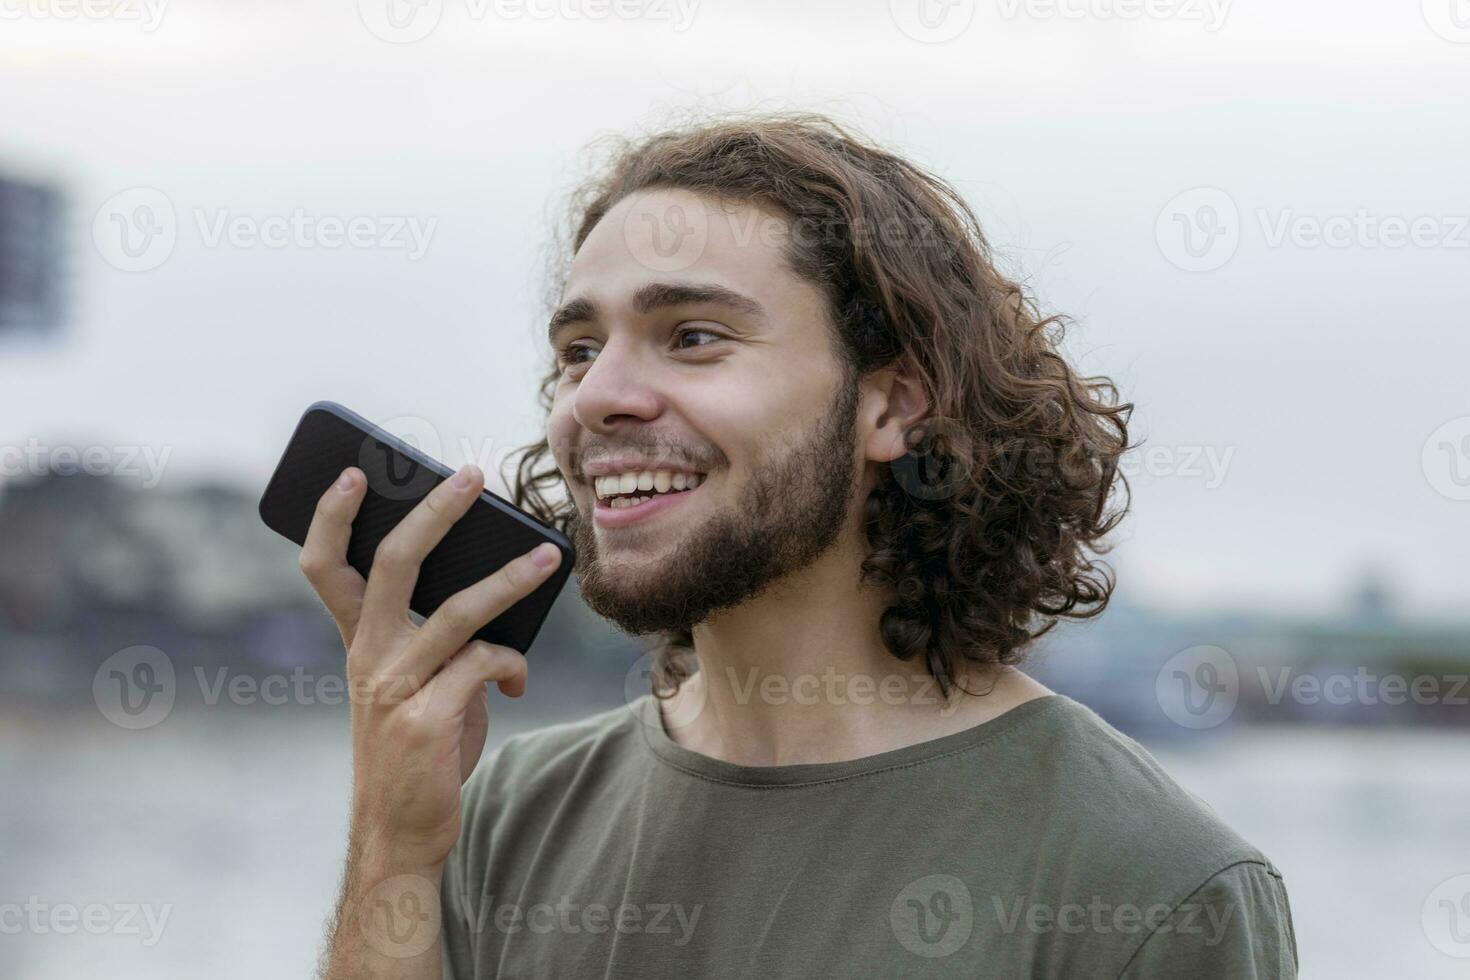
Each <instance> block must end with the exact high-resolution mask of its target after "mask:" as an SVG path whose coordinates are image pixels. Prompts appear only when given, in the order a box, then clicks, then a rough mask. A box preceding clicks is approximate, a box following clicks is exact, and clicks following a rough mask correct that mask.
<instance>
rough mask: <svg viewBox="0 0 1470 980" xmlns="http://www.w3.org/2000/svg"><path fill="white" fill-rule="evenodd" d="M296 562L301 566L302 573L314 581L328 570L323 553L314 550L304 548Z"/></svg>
mask: <svg viewBox="0 0 1470 980" xmlns="http://www.w3.org/2000/svg"><path fill="white" fill-rule="evenodd" d="M296 564H297V565H298V566H299V567H300V568H301V573H302V574H303V575H305V576H306V578H307V579H308V580H309V581H312V582H315V581H316V580H317V579H319V578H320V577H321V575H322V573H323V572H325V571H326V567H325V562H323V561H322V557H321V555H319V554H317V553H316V552H314V551H304V550H303V551H302V552H301V554H300V555H299V556H297V558H296Z"/></svg>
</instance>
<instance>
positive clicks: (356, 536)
mask: <svg viewBox="0 0 1470 980" xmlns="http://www.w3.org/2000/svg"><path fill="white" fill-rule="evenodd" d="M349 466H356V467H358V468H360V469H361V470H362V471H363V473H365V474H366V475H367V482H368V489H367V493H366V495H365V496H364V497H363V501H362V507H361V508H360V509H359V511H358V514H357V518H356V519H355V520H354V521H353V522H352V538H351V540H350V541H349V543H348V545H347V563H348V564H349V565H351V566H352V567H353V568H355V569H357V570H358V571H359V572H360V573H361V574H362V576H363V578H367V576H368V574H369V573H370V572H371V570H372V566H373V555H374V554H375V552H376V551H377V548H378V543H379V542H380V541H382V540H383V538H384V537H385V536H386V535H387V534H388V532H389V531H391V530H392V529H393V527H394V526H395V525H396V524H397V523H398V522H399V521H401V520H402V519H403V518H404V517H405V516H407V514H408V512H409V511H411V510H413V508H414V507H415V506H416V505H417V504H418V502H419V501H420V500H422V499H423V498H424V495H425V494H427V493H428V492H429V491H430V490H432V489H433V488H434V487H436V486H438V485H439V484H440V483H442V482H443V481H444V480H446V479H448V478H449V477H450V476H453V472H452V471H451V470H450V469H449V468H448V467H447V466H445V465H444V464H442V463H440V462H438V461H437V460H433V459H430V458H429V457H428V456H425V455H424V454H423V453H421V452H419V451H418V450H417V449H415V448H414V447H412V446H410V445H408V444H407V443H405V442H403V441H402V440H400V439H398V438H397V437H395V436H393V435H392V434H390V433H388V432H386V431H384V430H383V429H380V428H378V427H377V426H376V425H373V424H372V423H371V422H369V421H368V420H367V419H364V418H363V417H362V416H360V415H357V414H356V413H355V412H352V411H350V410H348V409H346V408H343V407H342V406H341V405H338V404H336V403H335V402H316V403H315V404H313V405H311V406H310V407H309V408H307V410H306V412H305V414H303V415H302V416H301V421H300V422H299V423H297V425H296V432H295V433H294V434H293V435H292V436H291V441H290V443H289V444H287V446H286V451H285V452H284V453H283V454H282V455H281V461H280V463H278V464H277V465H276V471H275V473H274V474H273V475H272V476H271V479H270V483H269V484H267V485H266V488H265V493H264V494H263V495H262V496H261V498H260V516H261V519H262V520H264V521H265V523H266V526H268V527H269V528H271V530H273V531H275V532H277V533H278V534H280V535H282V536H283V537H286V538H289V539H290V540H292V541H294V542H296V543H297V544H298V545H300V544H305V543H306V532H307V528H309V527H310V526H311V519H312V516H313V515H314V514H315V513H316V505H317V501H318V500H319V499H320V498H321V496H322V494H323V493H325V492H326V490H327V488H328V487H330V486H331V485H332V484H333V483H335V482H336V480H337V477H338V476H340V475H341V474H342V471H343V470H344V469H346V468H347V467H349ZM543 541H550V542H551V543H552V544H554V545H556V546H557V547H558V548H559V549H561V553H562V559H561V564H560V565H558V566H557V569H556V571H555V572H554V573H553V574H552V576H551V578H549V579H547V580H546V581H545V582H543V583H541V585H540V586H538V587H537V589H536V591H534V592H532V593H531V594H530V595H528V596H526V597H525V598H523V599H521V600H520V601H519V602H517V603H516V604H515V605H514V606H511V607H510V608H509V609H507V610H506V611H505V612H504V613H502V614H501V615H499V616H498V617H496V618H495V619H494V620H492V621H491V622H490V623H488V624H487V625H485V626H484V627H482V628H481V629H480V631H479V632H477V633H476V634H475V639H479V640H484V641H486V642H488V643H495V644H499V645H501V646H507V647H511V648H512V649H515V650H519V651H520V652H521V653H525V652H526V651H527V650H529V649H530V646H531V641H532V640H534V639H535V638H536V634H537V632H538V631H540V629H541V624H542V623H543V622H544V621H545V620H546V614H547V613H548V612H550V611H551V605H552V603H553V602H555V601H556V597H557V594H558V593H560V592H561V589H562V586H563V585H565V584H566V580H567V576H568V575H570V574H571V571H572V566H573V564H574V562H575V560H576V554H575V552H574V551H573V550H572V544H571V542H570V541H568V540H567V538H566V535H564V534H562V533H561V532H559V531H557V530H556V529H555V528H550V527H547V526H546V525H545V524H542V523H541V522H540V521H538V520H536V519H535V518H534V517H531V516H530V515H529V514H526V513H525V512H523V511H521V510H520V509H519V508H517V507H516V506H515V505H514V504H512V503H510V502H509V501H507V500H504V499H503V498H501V497H498V496H496V495H495V494H493V493H491V492H490V491H488V490H486V491H484V492H483V493H481V494H480V498H479V499H478V500H476V501H475V502H474V503H473V504H471V505H470V509H469V511H468V512H466V513H465V515H464V516H463V517H461V518H460V519H459V520H458V521H456V522H455V524H454V525H453V526H452V527H451V528H450V529H449V533H448V534H446V535H445V536H444V539H443V540H442V541H440V542H439V544H438V545H437V546H436V547H435V548H434V550H433V551H431V552H429V555H428V557H427V558H425V559H424V562H423V564H422V565H421V566H420V569H419V577H418V583H417V585H416V586H415V588H414V591H413V599H412V601H411V602H410V603H409V606H410V608H411V609H412V610H413V611H414V612H416V613H418V614H419V615H421V616H429V615H432V614H433V612H434V610H435V609H438V608H439V606H440V605H441V604H442V603H443V602H444V600H445V599H448V598H449V597H450V596H452V595H454V594H455V593H456V592H458V591H460V590H461V589H464V588H467V587H468V586H471V585H474V584H475V583H476V582H478V581H480V580H481V579H483V578H485V577H486V576H487V575H490V574H491V573H492V572H494V571H496V570H497V569H499V568H500V567H502V566H503V565H505V564H507V563H508V562H510V561H511V560H512V559H514V558H517V557H519V556H520V555H523V554H525V553H526V552H528V551H530V550H531V549H532V548H534V547H536V545H538V544H540V543H541V542H543Z"/></svg>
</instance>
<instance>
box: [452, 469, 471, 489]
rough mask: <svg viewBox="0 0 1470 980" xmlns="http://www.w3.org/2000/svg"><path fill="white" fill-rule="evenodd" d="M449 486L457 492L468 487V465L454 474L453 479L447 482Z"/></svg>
mask: <svg viewBox="0 0 1470 980" xmlns="http://www.w3.org/2000/svg"><path fill="white" fill-rule="evenodd" d="M449 484H450V486H452V487H455V488H456V489H459V490H463V489H464V488H465V487H467V486H469V485H470V467H469V464H468V463H466V464H465V465H464V466H461V467H460V468H459V472H458V473H455V474H454V478H453V479H451V480H450V481H449Z"/></svg>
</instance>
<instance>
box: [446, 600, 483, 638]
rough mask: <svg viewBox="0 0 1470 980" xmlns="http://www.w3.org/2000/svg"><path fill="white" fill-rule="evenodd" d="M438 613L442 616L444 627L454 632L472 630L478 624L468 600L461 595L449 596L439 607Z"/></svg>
mask: <svg viewBox="0 0 1470 980" xmlns="http://www.w3.org/2000/svg"><path fill="white" fill-rule="evenodd" d="M439 612H440V613H441V614H443V616H444V623H445V625H447V626H449V627H450V628H451V629H455V630H472V629H474V628H476V627H477V626H478V625H479V623H477V622H476V619H477V617H476V615H475V610H474V609H472V608H471V606H470V603H469V600H468V599H466V598H465V597H464V596H462V595H456V596H451V597H450V598H449V599H446V600H445V601H444V605H442V606H440V607H439Z"/></svg>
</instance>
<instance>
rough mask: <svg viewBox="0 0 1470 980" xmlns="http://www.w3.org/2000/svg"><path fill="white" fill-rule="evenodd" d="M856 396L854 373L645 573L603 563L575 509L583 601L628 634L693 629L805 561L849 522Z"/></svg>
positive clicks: (573, 526) (575, 540)
mask: <svg viewBox="0 0 1470 980" xmlns="http://www.w3.org/2000/svg"><path fill="white" fill-rule="evenodd" d="M857 403H858V386H857V383H856V380H855V379H854V378H851V377H849V376H846V375H845V376H844V379H843V381H842V383H840V384H839V385H838V390H837V395H836V397H835V398H834V399H833V401H832V404H831V405H829V406H828V408H827V409H826V410H825V411H824V412H823V413H822V414H821V415H819V416H818V419H817V422H816V424H815V426H813V428H812V430H811V431H810V433H808V434H807V435H806V436H805V438H804V439H803V440H802V441H801V442H800V443H799V444H797V445H796V446H793V447H787V448H786V449H785V451H784V452H782V453H781V455H779V456H776V457H772V458H769V459H766V460H763V461H762V462H761V464H760V465H759V467H758V468H757V469H756V470H754V472H753V473H752V474H751V476H750V479H749V480H748V481H747V482H746V485H745V486H743V487H739V488H736V491H737V492H738V501H739V502H738V503H736V504H735V505H733V506H731V507H730V508H728V509H726V510H723V511H720V512H718V513H716V514H713V515H711V516H710V517H708V518H706V519H705V520H704V522H703V523H702V524H701V525H700V526H699V527H697V528H695V529H694V530H693V531H692V532H691V533H690V534H689V535H688V537H687V540H685V541H684V542H683V543H682V544H681V545H680V546H679V547H678V549H677V550H676V551H675V552H674V553H673V554H672V555H670V556H669V557H668V558H667V560H665V561H662V562H653V561H651V562H649V567H648V568H647V569H646V570H645V571H644V572H643V573H642V575H633V574H625V573H620V572H618V571H616V570H612V569H609V568H608V567H607V563H606V562H604V561H603V560H602V559H601V557H600V556H599V554H598V551H597V538H596V535H595V534H594V529H593V527H592V526H591V522H590V521H587V520H584V519H583V517H582V515H581V512H580V511H578V512H577V514H576V516H575V517H574V518H573V521H572V524H571V527H570V528H569V530H570V532H571V537H572V541H573V544H574V545H575V547H576V549H577V555H578V559H579V560H578V563H577V586H578V590H579V591H580V592H581V595H582V599H583V601H584V602H586V603H587V605H588V606H589V607H590V608H591V609H592V610H593V611H594V612H596V613H598V614H599V615H601V616H603V617H605V618H606V619H609V620H611V621H612V622H613V623H614V624H616V625H617V626H618V627H619V628H621V629H623V630H624V631H626V632H628V633H631V634H635V635H642V634H648V633H656V632H660V631H681V630H690V629H692V628H693V627H694V626H695V625H696V624H698V623H701V622H704V621H705V620H706V619H707V618H709V616H710V615H711V614H713V613H716V612H719V611H720V610H723V609H730V608H733V607H735V606H738V605H740V604H742V603H744V602H747V601H749V600H751V599H754V598H756V597H757V596H759V595H761V594H762V593H764V592H765V591H766V590H767V589H768V588H769V587H770V586H771V585H772V584H773V583H775V582H777V581H779V580H780V579H782V578H784V577H785V576H787V575H789V574H791V573H792V572H796V571H799V570H801V569H803V568H805V567H806V566H808V565H810V564H811V563H812V562H813V561H815V560H816V559H817V558H818V557H819V556H820V555H821V554H822V553H823V552H825V551H826V550H827V549H828V548H829V547H831V546H832V543H833V542H834V541H836V540H837V537H838V535H839V534H840V533H841V531H842V528H843V525H844V524H845V523H846V521H847V514H848V504H849V502H850V500H851V498H852V492H853V487H854V485H855V483H856V476H855V473H854V468H853V451H854V447H855V443H854V441H853V440H854V435H855V433H856V422H857Z"/></svg>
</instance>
